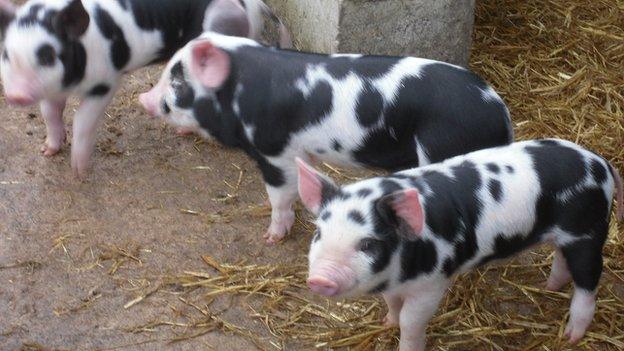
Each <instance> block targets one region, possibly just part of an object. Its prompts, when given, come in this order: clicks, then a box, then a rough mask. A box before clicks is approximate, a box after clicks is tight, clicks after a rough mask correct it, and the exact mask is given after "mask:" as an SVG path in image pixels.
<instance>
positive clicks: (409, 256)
mask: <svg viewBox="0 0 624 351" xmlns="http://www.w3.org/2000/svg"><path fill="white" fill-rule="evenodd" d="M437 262H438V252H437V250H436V247H435V245H434V244H433V242H432V241H430V240H423V239H420V240H416V241H404V242H403V251H402V252H401V279H400V280H401V281H402V282H404V281H406V280H409V279H415V278H416V277H418V276H419V275H420V274H427V273H430V272H431V271H432V270H433V269H434V268H435V266H436V263H437Z"/></svg>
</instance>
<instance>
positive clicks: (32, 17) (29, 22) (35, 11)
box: [17, 4, 43, 27]
mask: <svg viewBox="0 0 624 351" xmlns="http://www.w3.org/2000/svg"><path fill="white" fill-rule="evenodd" d="M42 9H43V5H42V4H34V5H32V6H31V7H30V9H28V12H26V15H24V16H22V17H20V18H19V20H18V21H17V24H18V25H19V26H21V27H30V26H33V25H35V24H38V23H39V11H41V10H42Z"/></svg>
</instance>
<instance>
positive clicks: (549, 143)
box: [537, 139, 559, 146]
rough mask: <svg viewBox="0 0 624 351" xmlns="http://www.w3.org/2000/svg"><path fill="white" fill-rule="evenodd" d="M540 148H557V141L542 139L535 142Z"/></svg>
mask: <svg viewBox="0 0 624 351" xmlns="http://www.w3.org/2000/svg"><path fill="white" fill-rule="evenodd" d="M537 143H538V144H540V145H542V146H559V141H557V140H554V139H542V140H538V141H537Z"/></svg>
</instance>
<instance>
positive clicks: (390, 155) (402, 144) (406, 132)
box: [353, 128, 419, 171]
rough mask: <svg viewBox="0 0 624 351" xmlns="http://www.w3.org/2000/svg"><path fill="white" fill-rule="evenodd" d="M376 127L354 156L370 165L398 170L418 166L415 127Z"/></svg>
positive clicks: (360, 161)
mask: <svg viewBox="0 0 624 351" xmlns="http://www.w3.org/2000/svg"><path fill="white" fill-rule="evenodd" d="M393 131H394V132H393V133H391V132H390V130H389V129H388V128H385V129H384V128H376V129H373V130H372V131H370V132H369V133H368V134H367V135H366V137H365V138H364V141H363V142H362V144H361V146H360V147H359V148H358V149H356V150H354V151H353V158H355V160H356V161H358V162H359V163H362V164H365V165H367V166H369V167H374V168H380V169H384V170H388V171H398V170H403V169H406V168H410V167H416V166H418V165H419V164H418V154H417V145H416V141H415V139H414V129H413V128H402V129H393Z"/></svg>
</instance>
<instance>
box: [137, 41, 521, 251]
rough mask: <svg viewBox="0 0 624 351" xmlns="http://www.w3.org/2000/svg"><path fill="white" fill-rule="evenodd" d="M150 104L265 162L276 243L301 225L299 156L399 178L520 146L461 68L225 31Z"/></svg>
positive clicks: (488, 95) (494, 98)
mask: <svg viewBox="0 0 624 351" xmlns="http://www.w3.org/2000/svg"><path fill="white" fill-rule="evenodd" d="M140 100H141V102H142V103H143V105H144V106H145V108H146V110H147V111H149V112H150V113H151V114H152V115H154V116H161V117H164V118H165V119H166V120H167V121H168V122H170V123H172V124H173V125H175V126H178V127H184V128H191V129H196V130H197V132H198V133H201V134H202V135H204V136H205V137H212V138H215V139H217V140H218V141H219V142H221V143H223V144H225V145H228V146H232V147H239V148H241V149H243V150H244V151H245V152H246V153H247V154H248V155H249V156H251V157H252V158H254V159H255V160H256V162H257V163H258V166H259V168H260V171H261V172H262V175H263V178H264V181H265V183H266V188H267V191H268V194H269V200H270V202H271V205H272V207H273V211H272V218H271V225H270V227H269V229H268V231H267V233H266V235H265V238H266V239H267V240H268V242H269V243H275V242H277V241H279V240H281V239H282V238H283V237H284V235H285V234H286V233H287V232H288V231H289V230H290V228H291V226H292V224H293V221H294V218H295V216H294V212H293V209H292V205H293V202H294V201H295V200H296V198H297V166H296V163H295V157H300V158H302V159H305V160H320V161H326V162H331V163H334V164H340V165H346V166H358V167H363V166H364V167H373V168H381V169H386V170H397V169H403V168H407V167H413V166H418V165H426V164H428V163H430V162H437V161H441V160H443V159H446V158H448V157H451V156H456V155H459V154H463V153H466V152H470V151H474V150H477V149H482V148H487V147H492V146H497V145H504V144H508V143H509V142H511V141H512V139H513V132H512V128H511V123H510V120H509V114H508V112H507V108H506V107H505V104H504V103H503V101H502V100H501V98H500V97H499V96H498V95H497V94H496V93H495V92H494V91H493V90H492V88H491V87H489V86H488V85H487V84H486V83H485V82H484V81H483V80H482V79H481V78H479V77H478V76H476V75H475V74H473V73H471V72H469V71H467V70H465V69H463V68H460V67H457V66H453V65H449V64H446V63H442V62H437V61H432V60H425V59H419V58H412V57H384V56H361V55H318V54H309V53H301V52H294V51H289V50H279V49H275V48H267V47H264V46H262V45H259V44H258V43H256V42H255V41H252V40H248V39H243V38H231V37H226V36H222V35H219V34H216V33H206V34H204V35H203V36H202V37H201V38H200V39H198V40H195V41H193V42H191V43H189V44H188V45H187V46H186V47H185V48H184V49H182V50H180V52H178V53H177V54H176V55H175V56H174V58H173V59H172V60H171V61H170V62H169V64H168V66H167V68H166V69H165V72H164V74H163V76H162V77H161V79H160V81H159V82H158V84H157V85H156V86H155V87H154V89H152V90H151V91H150V92H148V93H145V94H143V95H141V97H140Z"/></svg>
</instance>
